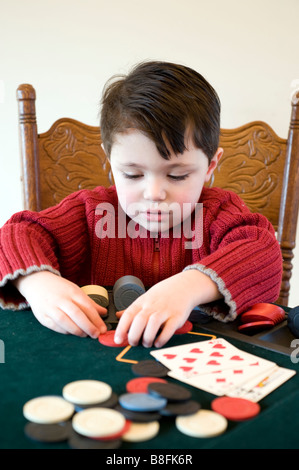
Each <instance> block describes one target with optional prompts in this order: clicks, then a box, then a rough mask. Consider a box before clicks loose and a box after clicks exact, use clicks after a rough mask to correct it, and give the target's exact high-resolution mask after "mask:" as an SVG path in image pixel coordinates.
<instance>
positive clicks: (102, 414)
mask: <svg viewBox="0 0 299 470" xmlns="http://www.w3.org/2000/svg"><path fill="white" fill-rule="evenodd" d="M72 425H73V428H74V430H75V431H76V432H77V433H78V434H81V435H82V436H86V437H91V438H101V437H102V438H104V437H107V436H110V435H114V434H117V433H119V432H120V431H122V430H123V429H124V427H125V425H126V419H125V417H124V416H123V415H122V414H121V413H119V412H118V411H116V410H114V409H112V408H88V409H87V410H83V411H80V412H79V413H77V414H75V415H74V417H73V420H72Z"/></svg>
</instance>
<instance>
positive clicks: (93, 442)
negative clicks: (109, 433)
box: [68, 430, 122, 450]
mask: <svg viewBox="0 0 299 470" xmlns="http://www.w3.org/2000/svg"><path fill="white" fill-rule="evenodd" d="M121 444H122V440H121V439H111V440H107V441H106V440H97V439H90V438H89V437H85V436H81V435H80V434H78V433H77V432H75V431H74V430H73V431H72V433H71V436H70V437H69V439H68V445H69V446H70V447H71V449H108V450H109V449H119V448H120V446H121Z"/></svg>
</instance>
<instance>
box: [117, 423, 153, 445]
mask: <svg viewBox="0 0 299 470" xmlns="http://www.w3.org/2000/svg"><path fill="white" fill-rule="evenodd" d="M159 429H160V424H159V422H158V421H150V422H148V423H135V422H132V423H131V426H130V428H129V430H128V431H127V432H126V433H125V434H124V435H123V436H122V439H123V440H124V441H127V442H142V441H148V440H149V439H152V438H153V437H155V436H157V434H158V432H159Z"/></svg>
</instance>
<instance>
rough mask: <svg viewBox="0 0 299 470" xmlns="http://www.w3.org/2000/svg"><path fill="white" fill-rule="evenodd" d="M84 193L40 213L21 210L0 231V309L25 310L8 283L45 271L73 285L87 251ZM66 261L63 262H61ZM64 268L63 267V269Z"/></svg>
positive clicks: (25, 303) (19, 297)
mask: <svg viewBox="0 0 299 470" xmlns="http://www.w3.org/2000/svg"><path fill="white" fill-rule="evenodd" d="M83 195H84V193H83V192H82V195H81V192H78V193H75V194H74V195H71V196H69V197H67V198H65V199H64V200H63V201H62V202H61V203H60V204H58V205H57V206H54V207H52V208H49V209H46V210H43V211H41V212H31V211H22V212H19V213H17V214H15V215H13V216H12V217H11V219H10V220H9V221H8V222H6V224H5V225H4V226H3V227H2V228H1V230H0V306H1V307H2V308H8V309H13V310H20V309H23V308H26V307H28V304H27V302H26V300H25V299H24V298H23V297H22V296H21V294H20V293H19V292H18V291H17V289H16V288H15V287H14V286H13V284H12V283H11V282H9V281H11V280H14V279H16V278H17V277H18V276H20V275H27V274H30V273H33V272H36V271H44V270H48V271H51V272H53V273H55V274H57V275H62V276H64V277H67V278H69V279H70V280H73V281H74V282H75V280H76V273H78V271H80V267H81V266H82V262H84V260H85V259H86V254H87V250H88V246H89V243H88V240H87V237H88V230H87V222H86V218H87V215H86V203H85V201H84V198H83ZM66 260H67V263H65V261H66ZM66 266H67V267H66Z"/></svg>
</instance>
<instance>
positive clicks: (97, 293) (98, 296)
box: [81, 284, 109, 308]
mask: <svg viewBox="0 0 299 470" xmlns="http://www.w3.org/2000/svg"><path fill="white" fill-rule="evenodd" d="M81 289H82V290H83V292H85V294H86V295H88V296H89V297H90V298H91V299H93V300H94V301H95V302H96V303H97V304H99V305H101V306H102V307H105V308H106V307H108V305H109V294H108V291H107V289H105V287H102V286H97V285H93V284H90V285H87V286H82V287H81Z"/></svg>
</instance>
